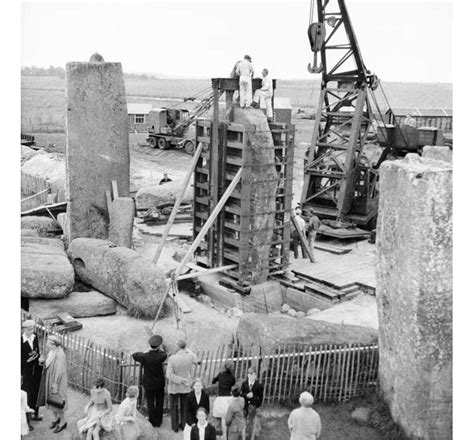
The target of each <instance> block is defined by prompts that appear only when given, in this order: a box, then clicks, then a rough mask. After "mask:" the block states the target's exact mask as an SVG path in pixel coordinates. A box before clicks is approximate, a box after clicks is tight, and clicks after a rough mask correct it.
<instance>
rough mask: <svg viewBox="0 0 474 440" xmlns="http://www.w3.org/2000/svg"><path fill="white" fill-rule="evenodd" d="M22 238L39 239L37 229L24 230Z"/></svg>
mask: <svg viewBox="0 0 474 440" xmlns="http://www.w3.org/2000/svg"><path fill="white" fill-rule="evenodd" d="M21 236H22V237H39V234H38V231H37V230H36V229H22V230H21Z"/></svg>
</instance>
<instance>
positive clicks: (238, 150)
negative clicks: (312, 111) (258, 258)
mask: <svg viewBox="0 0 474 440" xmlns="http://www.w3.org/2000/svg"><path fill="white" fill-rule="evenodd" d="M212 125H213V122H212V121H209V120H199V121H198V122H197V129H196V136H197V142H204V143H205V144H206V148H204V149H203V152H202V153H201V156H200V157H199V159H198V162H197V166H196V168H195V174H194V186H195V193H194V219H193V235H194V237H196V236H197V235H198V233H199V231H200V230H201V228H202V226H203V225H204V223H205V222H206V220H207V219H208V218H209V215H210V213H211V211H212V207H213V206H215V205H216V203H217V200H218V199H219V198H220V197H221V196H222V194H223V193H224V191H225V189H226V188H227V186H228V185H229V183H230V182H231V181H232V179H233V178H234V176H235V174H236V173H237V171H238V170H239V169H242V178H241V180H240V183H239V184H238V185H237V187H236V189H235V190H234V191H233V192H232V194H231V196H230V198H229V199H228V200H227V202H226V204H225V206H224V208H223V210H222V211H221V212H220V214H219V216H218V217H217V220H216V221H215V222H214V225H213V227H212V228H211V229H210V231H209V232H208V234H207V235H206V236H205V239H204V240H203V242H202V243H201V245H200V247H199V248H198V251H197V259H198V261H199V262H201V263H204V264H205V265H207V266H208V267H219V266H225V265H228V264H236V263H237V264H238V265H239V268H238V269H236V270H234V271H228V272H227V274H228V275H229V276H230V277H231V278H232V279H233V280H234V286H235V287H237V288H238V289H239V290H243V291H248V290H249V288H250V286H251V281H250V274H251V269H252V266H251V264H252V263H251V261H250V258H249V256H250V252H251V246H252V238H253V236H254V234H258V233H259V232H261V230H260V231H254V230H252V228H251V216H252V215H257V216H258V215H268V214H271V215H273V216H274V227H273V229H272V231H273V236H272V238H271V241H270V242H269V243H265V244H266V245H270V247H269V249H270V251H269V256H268V261H269V265H268V267H265V269H268V270H269V275H275V274H278V273H282V272H283V271H284V270H286V268H287V267H288V264H289V249H290V223H291V220H290V212H291V200H292V181H293V160H294V126H293V125H289V124H277V123H270V124H269V129H270V132H271V135H272V138H273V142H274V147H273V148H274V154H273V155H272V156H273V157H274V161H272V162H270V163H263V164H259V167H260V169H262V170H263V168H264V167H274V168H275V170H276V173H274V175H275V178H274V179H273V180H272V181H271V183H272V184H274V187H275V193H274V195H271V197H275V209H274V210H272V211H271V212H265V213H253V214H252V213H251V203H252V201H251V192H252V185H258V183H259V182H258V180H257V181H256V180H255V178H253V177H254V176H252V173H253V172H255V164H253V157H252V148H251V147H250V142H249V137H250V136H252V137H253V136H254V134H255V128H253V127H249V126H245V125H241V124H236V123H232V122H224V123H219V127H218V145H217V146H214V145H212V139H213V136H212V132H213V127H212ZM266 182H267V183H268V181H266Z"/></svg>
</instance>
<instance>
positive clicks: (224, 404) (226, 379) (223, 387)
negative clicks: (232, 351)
mask: <svg viewBox="0 0 474 440" xmlns="http://www.w3.org/2000/svg"><path fill="white" fill-rule="evenodd" d="M216 382H217V398H216V400H215V401H214V406H213V407H212V415H213V416H214V417H215V418H216V419H220V420H221V427H222V436H223V438H227V437H226V432H227V427H226V423H225V416H226V414H227V409H228V408H229V403H230V401H231V400H232V393H231V390H232V387H233V386H234V384H235V376H234V365H233V364H232V362H231V361H227V362H226V363H225V364H224V370H223V371H221V372H220V373H219V374H218V375H217V376H216V377H215V378H214V379H212V383H216Z"/></svg>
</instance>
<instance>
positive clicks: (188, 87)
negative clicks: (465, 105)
mask: <svg viewBox="0 0 474 440" xmlns="http://www.w3.org/2000/svg"><path fill="white" fill-rule="evenodd" d="M383 86H384V91H385V94H386V95H387V98H388V101H389V103H390V105H391V107H392V108H425V109H426V108H452V84H447V83H436V84H435V83H398V82H387V83H385V84H384V85H383ZM21 87H22V89H21V123H22V129H24V130H25V131H30V132H31V131H39V132H41V131H47V132H56V131H61V130H62V129H63V127H64V124H65V114H66V98H65V80H64V79H60V78H56V77H22V81H21ZM210 87H211V84H210V80H206V79H169V78H163V79H141V78H140V79H138V78H132V79H126V80H125V89H126V94H127V101H128V102H150V99H151V98H174V99H176V98H177V99H182V98H186V97H190V96H196V95H197V97H198V99H199V98H200V97H201V96H203V94H204V93H205V92H206V91H208V92H210V90H211V88H210ZM319 87H320V83H319V81H308V80H292V81H289V80H281V81H277V89H276V91H275V96H284V97H289V98H290V102H291V104H292V107H293V109H295V108H300V107H301V108H308V107H309V108H311V107H315V106H316V103H317V99H318V95H319ZM376 95H377V101H378V102H379V104H380V105H381V107H384V100H383V97H382V95H381V91H380V89H378V90H377V91H376ZM161 105H165V104H161ZM174 105H176V103H174Z"/></svg>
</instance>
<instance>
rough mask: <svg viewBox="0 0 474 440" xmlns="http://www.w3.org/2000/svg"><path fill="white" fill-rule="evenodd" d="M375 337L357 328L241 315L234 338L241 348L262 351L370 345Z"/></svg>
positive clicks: (301, 320)
mask: <svg viewBox="0 0 474 440" xmlns="http://www.w3.org/2000/svg"><path fill="white" fill-rule="evenodd" d="M377 336H378V333H377V331H376V330H374V329H371V328H366V327H361V326H354V325H339V324H332V323H328V322H322V321H321V322H319V321H311V320H309V319H300V320H296V319H288V318H287V317H286V316H284V315H283V316H272V315H263V314H256V313H246V314H244V315H243V316H242V317H241V318H240V321H239V325H238V327H237V339H238V340H239V342H240V343H241V344H243V346H246V347H252V346H257V347H262V348H263V349H266V348H269V349H270V348H273V347H275V346H277V345H281V344H300V345H316V344H346V343H354V344H355V343H360V344H372V343H375V342H377Z"/></svg>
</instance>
